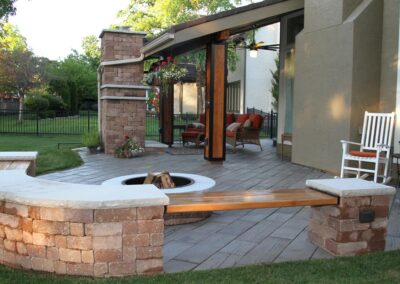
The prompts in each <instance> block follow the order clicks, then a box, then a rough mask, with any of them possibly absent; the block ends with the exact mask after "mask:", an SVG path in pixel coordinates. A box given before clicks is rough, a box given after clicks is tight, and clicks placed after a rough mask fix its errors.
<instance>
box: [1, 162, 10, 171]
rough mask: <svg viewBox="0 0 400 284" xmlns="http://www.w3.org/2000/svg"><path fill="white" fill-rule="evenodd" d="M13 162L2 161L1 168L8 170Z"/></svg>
mask: <svg viewBox="0 0 400 284" xmlns="http://www.w3.org/2000/svg"><path fill="white" fill-rule="evenodd" d="M11 164H12V162H11V161H0V170H7V169H8V168H9V167H10V165H11Z"/></svg>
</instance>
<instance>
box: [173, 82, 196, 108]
mask: <svg viewBox="0 0 400 284" xmlns="http://www.w3.org/2000/svg"><path fill="white" fill-rule="evenodd" d="M181 92H182V95H181V94H180V93H181ZM180 96H182V112H181V107H180V98H179V97H180ZM174 113H175V114H180V113H197V85H196V83H183V84H182V85H181V84H175V85H174Z"/></svg>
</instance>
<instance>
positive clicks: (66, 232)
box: [0, 153, 168, 277]
mask: <svg viewBox="0 0 400 284" xmlns="http://www.w3.org/2000/svg"><path fill="white" fill-rule="evenodd" d="M6 155H9V161H7V158H4V159H3V160H2V162H1V163H2V165H6V164H8V165H12V164H13V163H14V162H13V161H12V159H14V158H15V155H13V154H11V153H3V156H6ZM20 155H22V154H21V153H20ZM28 168H29V167H26V168H22V169H21V168H19V169H15V168H13V167H12V166H8V167H3V168H2V169H3V170H0V262H1V263H2V264H5V265H7V266H11V267H15V268H22V269H32V270H36V271H45V272H53V273H57V274H67V275H85V276H95V277H110V276H127V275H139V274H153V273H160V272H162V271H163V253H162V249H163V241H164V220H163V214H164V206H165V205H167V204H168V197H167V196H166V195H165V194H163V193H162V192H160V190H158V189H157V188H156V187H155V186H153V185H143V186H139V187H140V188H138V189H135V190H131V189H127V188H126V187H123V186H98V185H81V184H68V183H61V182H56V181H49V180H44V179H40V178H33V177H31V176H28V175H27V174H26V170H27V169H28Z"/></svg>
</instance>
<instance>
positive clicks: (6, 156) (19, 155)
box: [0, 151, 38, 161]
mask: <svg viewBox="0 0 400 284" xmlns="http://www.w3.org/2000/svg"><path fill="white" fill-rule="evenodd" d="M37 156H38V152H33V151H32V152H11V151H8V152H0V161H32V160H36V158H37Z"/></svg>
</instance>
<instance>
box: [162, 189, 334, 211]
mask: <svg viewBox="0 0 400 284" xmlns="http://www.w3.org/2000/svg"><path fill="white" fill-rule="evenodd" d="M168 197H169V205H167V206H166V213H183V212H204V211H219V210H241V209H256V208H277V207H295V206H319V205H336V204H338V200H339V199H338V197H337V196H332V195H329V194H326V193H322V192H319V191H316V190H313V189H309V188H303V189H280V190H254V191H228V192H193V193H178V194H168Z"/></svg>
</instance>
